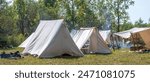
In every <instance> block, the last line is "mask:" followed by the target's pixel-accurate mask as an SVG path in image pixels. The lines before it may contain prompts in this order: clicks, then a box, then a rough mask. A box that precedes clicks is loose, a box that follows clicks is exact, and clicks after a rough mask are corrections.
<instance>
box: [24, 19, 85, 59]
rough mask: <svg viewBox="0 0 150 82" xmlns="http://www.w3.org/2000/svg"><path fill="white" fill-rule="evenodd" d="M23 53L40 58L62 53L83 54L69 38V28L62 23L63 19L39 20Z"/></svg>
mask: <svg viewBox="0 0 150 82" xmlns="http://www.w3.org/2000/svg"><path fill="white" fill-rule="evenodd" d="M24 53H29V54H32V55H38V57H40V58H47V57H56V56H61V55H63V54H69V55H71V56H83V53H82V52H81V51H80V50H79V49H78V47H77V46H76V44H75V43H74V41H73V39H72V38H71V36H70V34H69V30H68V29H67V28H66V27H65V25H64V24H63V19H60V20H50V21H49V20H45V21H44V20H43V21H40V24H39V26H38V27H37V29H36V31H35V32H34V35H33V36H32V38H31V39H30V41H27V45H26V46H25V49H24V51H23V54H24Z"/></svg>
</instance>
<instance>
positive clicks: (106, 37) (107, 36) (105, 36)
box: [99, 30, 111, 44]
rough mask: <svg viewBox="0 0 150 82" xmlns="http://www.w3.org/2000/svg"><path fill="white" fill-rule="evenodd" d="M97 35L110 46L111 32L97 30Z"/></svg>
mask: <svg viewBox="0 0 150 82" xmlns="http://www.w3.org/2000/svg"><path fill="white" fill-rule="evenodd" d="M99 33H100V35H101V36H102V38H103V40H104V41H105V42H106V44H111V41H110V36H111V30H99Z"/></svg>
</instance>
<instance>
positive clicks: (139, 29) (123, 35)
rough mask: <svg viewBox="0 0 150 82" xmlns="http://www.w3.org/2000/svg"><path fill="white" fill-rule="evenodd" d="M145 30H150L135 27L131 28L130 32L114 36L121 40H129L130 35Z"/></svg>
mask: <svg viewBox="0 0 150 82" xmlns="http://www.w3.org/2000/svg"><path fill="white" fill-rule="evenodd" d="M147 29H150V28H137V27H135V28H132V29H130V30H126V31H122V32H118V33H114V35H117V36H120V37H122V38H126V39H127V38H130V36H131V33H137V32H140V31H144V30H147Z"/></svg>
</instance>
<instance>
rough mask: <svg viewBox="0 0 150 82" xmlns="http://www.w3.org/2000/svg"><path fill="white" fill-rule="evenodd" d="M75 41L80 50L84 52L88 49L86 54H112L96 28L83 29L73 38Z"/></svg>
mask: <svg viewBox="0 0 150 82" xmlns="http://www.w3.org/2000/svg"><path fill="white" fill-rule="evenodd" d="M73 40H74V41H75V43H76V45H77V46H78V48H79V49H81V50H82V51H83V50H84V49H86V50H87V51H86V53H111V50H110V49H109V48H108V46H107V45H106V43H105V42H104V40H103V38H102V37H101V35H100V34H99V32H98V30H97V28H95V27H94V28H81V29H80V30H78V31H77V33H76V34H75V35H74V36H73Z"/></svg>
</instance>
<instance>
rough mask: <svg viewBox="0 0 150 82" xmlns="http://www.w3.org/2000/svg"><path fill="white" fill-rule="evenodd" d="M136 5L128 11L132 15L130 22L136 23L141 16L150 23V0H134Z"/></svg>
mask: <svg viewBox="0 0 150 82" xmlns="http://www.w3.org/2000/svg"><path fill="white" fill-rule="evenodd" d="M134 1H135V4H134V6H130V8H129V10H128V13H129V16H130V22H132V23H134V22H135V21H137V20H138V19H139V18H142V20H144V23H148V20H149V18H150V0H134Z"/></svg>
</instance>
